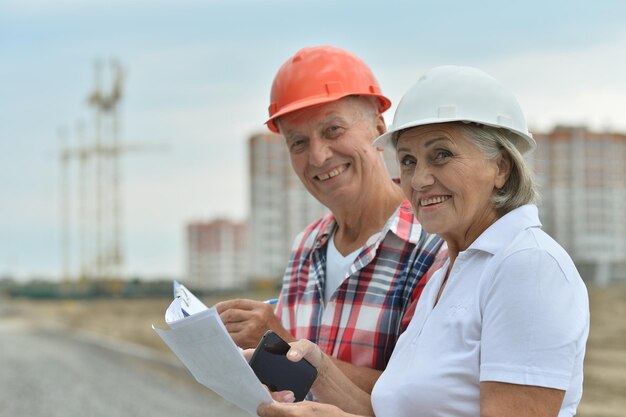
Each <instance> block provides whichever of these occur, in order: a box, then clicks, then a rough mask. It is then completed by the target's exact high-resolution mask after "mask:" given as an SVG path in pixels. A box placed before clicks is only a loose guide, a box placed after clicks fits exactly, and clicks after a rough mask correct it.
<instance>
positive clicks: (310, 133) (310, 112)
mask: <svg viewBox="0 0 626 417" xmlns="http://www.w3.org/2000/svg"><path fill="white" fill-rule="evenodd" d="M368 105H369V104H368V103H367V102H366V101H364V100H362V99H359V98H353V97H349V98H343V99H341V100H337V101H333V102H330V103H326V104H321V105H318V106H313V107H308V108H305V109H302V110H299V111H296V112H293V113H289V114H287V115H285V116H283V117H281V118H280V121H279V126H280V132H281V133H282V135H283V136H284V137H285V140H286V143H287V147H288V149H289V154H290V156H291V164H292V166H293V169H294V170H295V172H296V174H297V175H298V177H300V180H301V181H302V183H303V184H304V185H305V187H306V188H307V190H308V191H309V192H310V193H311V194H312V195H313V196H314V197H315V198H316V199H317V200H319V201H320V202H321V203H322V204H324V205H325V206H326V207H328V208H330V209H331V210H334V209H336V208H340V207H342V206H346V205H349V204H354V203H355V202H356V201H357V200H358V198H359V197H360V196H363V195H364V193H365V192H367V191H372V190H368V184H371V182H370V181H371V179H372V177H373V176H375V175H384V170H383V171H382V173H381V170H380V169H379V168H380V166H381V164H382V160H381V157H380V153H379V151H378V150H377V149H376V148H374V147H373V146H372V141H373V140H374V138H376V137H377V136H378V135H380V134H381V133H383V132H384V130H385V124H384V121H383V119H382V116H380V115H375V112H374V111H373V110H372V109H370V108H369V107H368Z"/></svg>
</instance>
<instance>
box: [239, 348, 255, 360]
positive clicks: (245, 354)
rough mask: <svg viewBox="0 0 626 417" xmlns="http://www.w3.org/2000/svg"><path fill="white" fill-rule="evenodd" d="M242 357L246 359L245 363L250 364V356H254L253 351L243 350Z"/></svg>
mask: <svg viewBox="0 0 626 417" xmlns="http://www.w3.org/2000/svg"><path fill="white" fill-rule="evenodd" d="M242 353H243V357H244V358H246V361H248V362H250V359H252V355H254V349H243V352H242Z"/></svg>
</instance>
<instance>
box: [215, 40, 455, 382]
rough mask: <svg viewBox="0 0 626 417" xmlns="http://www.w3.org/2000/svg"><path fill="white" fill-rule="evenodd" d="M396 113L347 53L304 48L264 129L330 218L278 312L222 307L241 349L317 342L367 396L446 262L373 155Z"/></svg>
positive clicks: (295, 258)
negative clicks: (389, 114)
mask: <svg viewBox="0 0 626 417" xmlns="http://www.w3.org/2000/svg"><path fill="white" fill-rule="evenodd" d="M390 105H391V103H390V101H389V100H388V99H387V98H386V97H384V96H383V95H382V93H381V91H380V88H379V86H378V83H377V81H376V79H375V78H374V76H373V74H372V72H371V71H370V69H369V68H368V67H367V66H366V65H365V63H364V62H363V61H361V60H360V59H359V58H358V57H356V56H354V55H353V54H351V53H349V52H347V51H345V50H342V49H338V48H334V47H327V46H325V47H312V48H304V49H302V50H300V51H298V52H297V53H296V54H295V55H294V56H293V57H291V58H290V59H289V60H287V61H286V62H285V63H284V64H283V65H282V67H281V68H280V69H279V70H278V73H277V74H276V77H275V78H274V83H273V85H272V91H271V103H270V107H269V114H270V118H269V120H268V121H267V126H268V127H269V129H270V130H271V131H273V132H280V133H281V134H282V135H283V136H284V138H285V142H286V145H287V148H288V149H289V154H290V157H291V163H292V166H293V169H294V171H295V172H296V174H297V175H298V177H299V178H300V180H301V181H302V183H303V184H304V186H305V187H306V188H307V190H308V191H309V192H310V193H311V194H312V195H313V196H314V197H315V198H316V199H317V200H319V201H320V202H321V203H322V204H324V205H325V206H326V207H328V208H329V209H330V211H331V213H332V214H329V215H327V216H324V217H321V218H320V219H318V220H316V221H315V222H313V223H312V224H311V225H309V226H308V227H307V228H306V229H305V230H304V231H303V232H302V233H301V234H300V235H299V236H298V237H297V238H296V240H295V242H294V245H293V250H292V253H291V257H290V260H289V263H288V265H287V270H286V272H285V275H284V280H283V287H282V290H281V295H280V299H279V303H278V305H277V307H276V311H275V313H274V311H273V310H272V308H271V307H270V306H269V305H267V304H264V303H261V302H258V301H252V300H229V301H225V302H222V303H219V304H217V306H216V307H217V310H218V312H219V313H220V316H221V318H222V320H223V322H224V324H225V325H226V328H227V329H228V331H229V333H230V334H231V336H232V337H233V340H234V341H235V342H236V343H237V344H238V345H239V346H241V347H244V348H245V347H253V346H255V345H256V344H257V343H258V341H259V339H260V338H261V336H262V335H263V333H264V332H265V331H266V330H268V329H272V330H274V331H275V332H276V333H278V334H279V335H280V336H281V337H283V338H284V339H285V340H287V341H288V342H290V341H294V340H296V339H301V338H306V339H309V340H311V341H313V342H314V343H316V344H318V345H319V346H320V347H321V348H322V349H323V350H324V352H326V353H327V354H328V355H330V356H332V357H333V358H335V360H336V363H337V365H338V366H339V367H340V369H341V370H342V371H343V372H344V373H345V374H346V375H347V376H348V377H349V378H350V379H351V380H352V381H354V382H355V383H356V384H357V385H359V386H360V387H362V388H363V389H364V390H365V391H367V392H371V389H372V387H373V384H374V383H375V382H376V379H377V378H378V376H379V375H380V373H381V371H382V370H383V369H384V368H385V366H386V364H387V362H388V360H389V358H390V356H391V352H392V351H393V348H394V346H395V343H396V341H397V339H398V337H399V336H400V334H401V333H402V332H403V331H404V329H405V328H406V326H407V324H408V321H409V319H410V313H409V314H407V312H410V311H412V309H411V308H412V306H414V302H415V301H416V300H417V297H419V293H420V292H421V288H422V287H423V285H424V284H425V281H426V276H427V272H428V271H429V270H431V271H432V270H433V269H435V268H434V267H433V263H434V261H435V258H436V255H437V254H438V253H439V254H440V255H445V248H443V247H442V241H441V240H440V239H439V238H438V237H436V236H434V235H429V234H427V233H426V232H424V231H423V230H422V228H421V226H420V224H419V223H418V222H417V220H416V219H415V217H414V216H413V213H412V211H411V206H410V204H409V202H408V201H407V200H406V199H405V197H404V195H403V193H402V190H401V189H400V188H399V187H398V186H397V185H396V184H395V183H394V182H393V181H392V180H391V179H390V178H389V175H388V173H387V169H386V167H385V163H384V160H383V157H382V149H380V148H375V147H373V146H372V141H373V139H374V138H376V137H378V136H379V135H381V134H383V133H385V131H386V126H385V122H384V119H383V116H382V113H383V112H384V111H385V110H387V109H388V108H389V106H390ZM442 257H443V256H440V258H442Z"/></svg>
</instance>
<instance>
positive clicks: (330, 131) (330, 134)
mask: <svg viewBox="0 0 626 417" xmlns="http://www.w3.org/2000/svg"><path fill="white" fill-rule="evenodd" d="M344 130H345V129H344V128H343V127H341V126H337V125H335V126H330V127H328V128H327V129H326V130H324V136H326V137H327V138H331V139H333V138H336V137H338V136H339V135H341V134H342V133H343V131H344Z"/></svg>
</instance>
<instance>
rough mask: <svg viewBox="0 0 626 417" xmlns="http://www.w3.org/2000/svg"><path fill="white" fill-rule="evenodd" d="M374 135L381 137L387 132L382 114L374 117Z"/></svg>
mask: <svg viewBox="0 0 626 417" xmlns="http://www.w3.org/2000/svg"><path fill="white" fill-rule="evenodd" d="M375 126H376V133H378V136H380V135H382V134H383V133H385V132H387V125H386V124H385V118H384V117H383V115H382V114H379V115H378V116H377V117H376V125H375Z"/></svg>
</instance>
